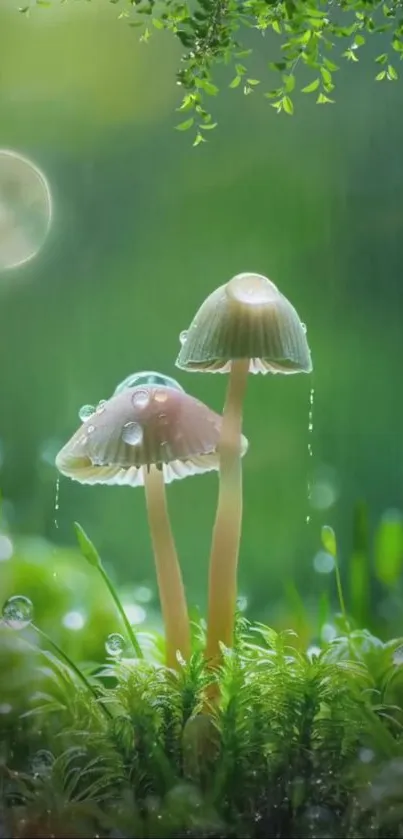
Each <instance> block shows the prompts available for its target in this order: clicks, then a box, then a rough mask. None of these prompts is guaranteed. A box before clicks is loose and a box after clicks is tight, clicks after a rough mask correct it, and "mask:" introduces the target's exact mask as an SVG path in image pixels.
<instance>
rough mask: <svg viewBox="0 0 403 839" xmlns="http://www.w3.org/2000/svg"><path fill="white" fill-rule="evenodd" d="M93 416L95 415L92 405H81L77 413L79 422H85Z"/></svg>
mask: <svg viewBox="0 0 403 839" xmlns="http://www.w3.org/2000/svg"><path fill="white" fill-rule="evenodd" d="M93 414H95V407H94V405H82V406H81V408H80V410H79V412H78V416H79V419H80V420H81V422H87V419H89V418H90V417H92V415H93Z"/></svg>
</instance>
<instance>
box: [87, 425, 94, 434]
mask: <svg viewBox="0 0 403 839" xmlns="http://www.w3.org/2000/svg"><path fill="white" fill-rule="evenodd" d="M93 431H95V425H89V426H88V428H87V433H88V434H92V432H93Z"/></svg>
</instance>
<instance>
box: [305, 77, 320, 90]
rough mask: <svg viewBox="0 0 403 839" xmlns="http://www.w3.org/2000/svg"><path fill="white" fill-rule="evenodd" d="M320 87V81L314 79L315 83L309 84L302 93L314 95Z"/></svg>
mask: <svg viewBox="0 0 403 839" xmlns="http://www.w3.org/2000/svg"><path fill="white" fill-rule="evenodd" d="M319 85H320V79H314V81H313V82H311V83H310V84H307V85H306V87H303V88H302V91H301V92H302V93H313V91H314V90H317V89H318V87H319Z"/></svg>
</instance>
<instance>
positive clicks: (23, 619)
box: [2, 594, 34, 629]
mask: <svg viewBox="0 0 403 839" xmlns="http://www.w3.org/2000/svg"><path fill="white" fill-rule="evenodd" d="M33 614H34V607H33V605H32V603H31V601H30V600H29V598H28V597H24V595H22V594H17V595H15V596H14V597H9V598H8V600H6V602H5V603H4V605H3V611H2V615H3V620H4V623H5V624H6V625H7V626H9V627H10V629H25V627H26V626H28V625H29V624H30V623H31V621H32V618H33Z"/></svg>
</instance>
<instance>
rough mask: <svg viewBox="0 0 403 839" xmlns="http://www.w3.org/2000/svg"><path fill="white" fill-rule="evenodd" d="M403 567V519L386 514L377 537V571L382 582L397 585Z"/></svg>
mask: <svg viewBox="0 0 403 839" xmlns="http://www.w3.org/2000/svg"><path fill="white" fill-rule="evenodd" d="M402 569H403V521H402V519H401V517H400V516H398V515H397V514H396V515H391V514H388V515H385V517H384V520H383V522H382V523H381V525H380V527H379V528H378V532H377V534H376V537H375V573H376V576H377V578H378V580H380V581H381V582H382V583H384V584H385V585H387V586H391V587H392V586H395V585H396V583H397V582H398V580H399V579H400V576H401V573H402Z"/></svg>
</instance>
